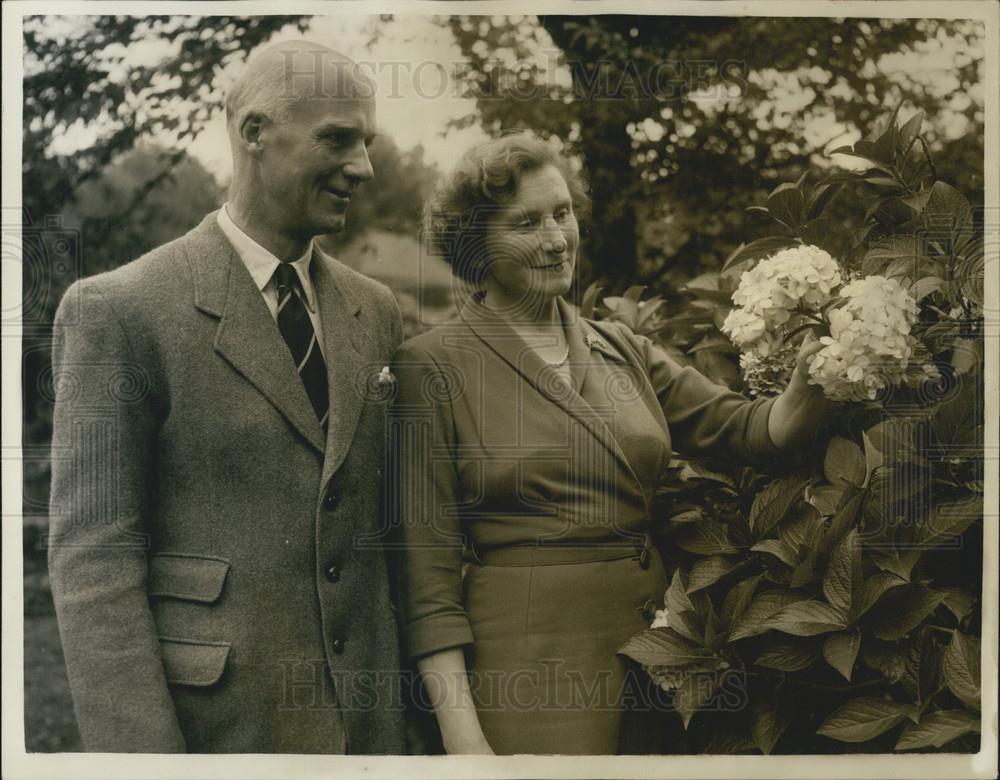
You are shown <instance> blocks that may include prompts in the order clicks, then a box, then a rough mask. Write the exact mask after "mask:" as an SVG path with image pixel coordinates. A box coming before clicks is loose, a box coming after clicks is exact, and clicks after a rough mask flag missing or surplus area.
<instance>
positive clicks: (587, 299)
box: [580, 282, 604, 319]
mask: <svg viewBox="0 0 1000 780" xmlns="http://www.w3.org/2000/svg"><path fill="white" fill-rule="evenodd" d="M603 289H604V285H602V284H599V283H597V282H591V284H590V286H589V287H588V288H587V291H586V292H585V293H584V294H583V300H581V301H580V316H581V317H586V318H587V319H593V318H594V307H595V306H596V305H597V299H598V298H599V297H600V295H601V291H602V290H603Z"/></svg>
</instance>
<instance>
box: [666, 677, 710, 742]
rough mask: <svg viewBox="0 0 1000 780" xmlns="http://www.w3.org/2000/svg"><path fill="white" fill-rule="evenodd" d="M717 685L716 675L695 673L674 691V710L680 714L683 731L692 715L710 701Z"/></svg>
mask: <svg viewBox="0 0 1000 780" xmlns="http://www.w3.org/2000/svg"><path fill="white" fill-rule="evenodd" d="M719 683H720V679H719V675H718V674H714V673H709V674H705V673H701V672H695V673H693V674H689V675H688V676H687V677H686V678H685V679H684V681H683V682H682V683H681V684H680V685H679V686H677V690H676V691H674V708H675V709H676V710H677V712H679V713H680V716H681V721H682V722H683V724H684V730H685V731H686V730H687V727H688V724H689V723H690V722H691V718H692V717H693V716H694V714H695V713H696V712H697V711H698V710H699V709H701V708H702V707H704V706H705V705H706V704H708V702H709V701H711V699H712V696H714V695H715V692H716V691H717V690H718V688H719Z"/></svg>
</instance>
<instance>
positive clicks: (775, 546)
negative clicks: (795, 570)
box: [750, 539, 799, 566]
mask: <svg viewBox="0 0 1000 780" xmlns="http://www.w3.org/2000/svg"><path fill="white" fill-rule="evenodd" d="M750 549H751V550H753V551H754V552H766V553H770V554H771V555H773V556H775V557H776V558H777V559H778V560H779V561H781V562H782V563H785V564H787V565H788V566H795V565H797V564H798V562H799V556H798V554H797V553H796V551H795V550H794V549H793V548H792V547H791V546H790V545H789V544H787V543H786V542H783V541H782V540H781V539H765V540H764V541H762V542H757V544H755V545H754V546H753V547H751V548H750Z"/></svg>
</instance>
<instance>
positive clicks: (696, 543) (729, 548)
mask: <svg viewBox="0 0 1000 780" xmlns="http://www.w3.org/2000/svg"><path fill="white" fill-rule="evenodd" d="M677 546H678V547H680V548H681V549H682V550H685V551H687V552H690V553H697V554H699V555H726V554H731V553H736V552H739V551H740V547H738V546H737V545H735V544H733V542H732V541H731V540H730V538H729V530H728V528H727V527H726V526H725V525H724V524H723V523H720V522H718V521H717V520H711V519H708V518H706V519H705V520H704V521H703V522H701V523H698V524H697V525H695V526H694V527H693V528H691V529H690V530H689V531H685V532H684V533H682V534H681V535H679V536H678V537H677Z"/></svg>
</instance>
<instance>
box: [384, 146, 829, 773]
mask: <svg viewBox="0 0 1000 780" xmlns="http://www.w3.org/2000/svg"><path fill="white" fill-rule="evenodd" d="M585 205H586V196H585V194H584V189H583V187H582V186H581V183H580V180H579V178H578V177H577V176H576V175H575V174H574V172H573V171H572V169H571V167H570V165H569V164H568V161H567V160H566V159H565V158H563V157H562V156H561V155H559V154H558V153H557V152H555V151H554V150H553V148H552V147H551V146H549V145H548V144H547V143H545V142H543V141H541V140H540V139H538V138H536V137H534V136H532V135H530V134H527V133H520V134H514V135H506V136H502V137H500V138H499V139H497V140H494V141H490V142H488V143H485V144H482V145H480V146H477V147H476V148H474V149H472V150H471V151H470V152H469V153H467V154H466V155H465V156H464V157H463V158H462V160H461V161H460V163H459V165H458V167H457V169H456V170H455V172H454V173H453V174H452V175H451V177H450V178H449V179H448V181H446V182H445V184H444V185H443V186H442V187H441V189H440V190H439V191H438V192H437V193H436V195H435V196H434V198H433V199H432V201H431V202H430V204H429V207H428V210H427V228H428V231H429V235H430V237H431V238H432V239H433V240H434V241H435V243H436V244H437V246H438V248H439V250H440V251H441V253H442V254H443V256H444V257H445V259H446V260H448V261H449V262H450V263H451V265H452V268H453V270H454V272H455V274H456V275H457V276H458V277H460V278H461V279H463V280H464V281H466V282H468V283H469V285H470V290H471V291H472V294H471V295H470V296H469V298H468V300H467V301H466V302H465V304H464V306H463V307H462V309H461V311H460V314H459V316H458V317H456V318H455V319H453V320H452V321H450V322H448V323H446V324H444V325H440V326H438V327H436V328H433V329H431V330H430V331H428V332H426V333H423V334H421V335H419V336H417V337H416V338H413V339H411V340H410V341H408V342H406V343H405V344H404V345H403V346H402V347H401V348H400V349H399V351H398V353H397V355H396V358H395V360H394V371H395V373H396V376H397V377H398V382H399V385H398V387H399V392H398V394H397V398H396V403H395V406H394V430H395V434H394V435H395V436H396V442H395V444H396V446H397V448H398V449H397V452H398V472H397V479H398V483H397V486H398V493H397V496H398V508H399V511H400V513H401V514H400V517H399V523H398V528H399V533H400V535H401V538H400V545H399V547H400V551H401V552H400V559H399V563H398V567H399V571H398V573H399V594H400V596H399V601H400V609H401V621H402V630H403V639H404V644H405V648H406V650H407V652H408V653H409V654H410V656H411V657H412V658H414V659H415V660H416V663H417V667H418V669H419V670H420V672H421V676H422V679H423V681H424V686H425V690H426V693H427V695H428V698H429V699H430V701H431V702H432V704H433V706H434V710H435V714H436V716H437V719H438V724H439V726H440V728H441V735H442V738H443V743H444V748H445V750H446V751H447V752H449V753H490V752H496V753H505V754H509V753H574V754H592V753H615V752H618V751H619V749H620V743H619V731H620V726H621V721H622V706H621V701H622V695H623V686H624V683H625V679H626V673H625V667H624V665H623V661H622V659H621V658H620V657H618V656H616V655H615V651H616V650H617V649H618V648H619V647H620V646H621V645H622V644H623V643H624V642H625V641H626V640H627V639H628V638H629V637H630V636H632V635H633V634H635V633H637V632H638V631H640V630H642V629H643V628H646V627H647V626H648V622H647V619H646V617H645V616H644V614H643V612H642V606H643V605H644V604H645V603H646V602H647V601H648V600H650V599H652V600H654V601H656V602H657V603H659V602H660V600H661V599H662V597H663V593H664V591H665V590H666V587H667V578H666V574H665V572H664V569H663V564H662V562H661V560H660V558H659V556H658V554H657V552H656V550H655V548H653V547H652V546H651V545H650V543H649V537H648V533H647V527H648V524H649V510H650V505H651V501H652V499H653V495H654V493H655V491H656V487H657V481H658V479H659V478H660V476H661V474H662V473H663V471H664V467H665V466H666V465H667V462H668V461H669V459H670V457H671V451H672V449H674V448H676V450H678V451H679V452H680V453H681V454H703V453H717V454H718V453H724V454H726V455H727V456H731V457H736V458H742V459H744V460H747V461H751V462H761V461H765V460H774V459H777V458H779V457H781V454H782V452H784V451H789V450H791V449H793V448H794V447H795V446H796V445H799V444H801V442H802V441H803V440H804V439H806V438H808V437H809V436H810V435H811V434H812V432H813V430H814V428H815V425H816V422H817V419H818V417H819V416H820V415H821V414H822V413H823V412H824V411H825V406H826V402H825V401H824V400H823V399H822V397H821V395H820V393H819V392H818V391H817V390H816V388H814V387H811V386H807V385H806V383H805V381H804V371H805V369H806V363H805V358H806V356H807V355H809V354H812V352H814V351H815V349H817V348H818V347H819V346H820V345H819V344H818V342H815V343H813V344H810V345H809V346H804V347H803V349H802V350H800V353H799V361H798V364H799V365H798V367H797V369H796V375H795V377H794V378H793V380H792V382H791V384H790V386H789V389H788V390H787V391H786V392H785V393H784V394H782V396H780V397H779V398H777V399H758V400H755V401H749V400H747V399H746V398H744V397H743V396H742V395H739V394H738V393H735V392H732V391H730V390H728V389H727V388H725V387H722V386H720V385H717V384H714V383H713V382H711V381H709V380H708V379H706V378H705V377H704V376H702V375H701V374H699V373H698V372H697V371H695V370H694V369H692V368H682V367H681V366H680V365H678V364H677V363H676V362H675V361H674V360H672V359H671V358H670V357H669V356H668V355H667V354H666V353H665V352H664V351H662V350H661V349H659V348H657V347H656V346H655V345H654V344H653V343H652V342H651V341H650V340H649V339H647V338H644V337H641V336H637V335H635V334H634V333H632V332H631V331H630V330H629V329H628V328H626V327H625V326H623V325H622V324H620V323H612V322H593V321H590V320H587V319H584V318H581V317H580V316H579V314H578V313H577V311H576V310H575V309H574V308H573V307H572V306H571V305H570V304H568V303H567V302H566V301H565V300H564V299H563V297H562V296H563V295H565V294H566V293H567V292H568V290H569V289H570V284H571V282H572V279H573V272H574V266H575V262H576V253H577V248H578V244H579V237H580V233H579V227H578V223H577V212H578V211H579V210H580V209H581V208H583V207H585ZM817 412H819V413H820V414H819V415H818V414H817ZM463 560H465V561H466V562H467V564H468V566H467V573H466V576H465V577H464V580H463V577H462V569H463Z"/></svg>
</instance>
